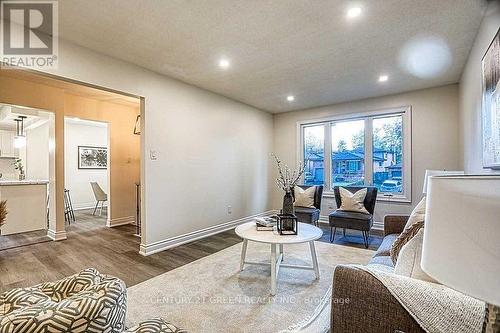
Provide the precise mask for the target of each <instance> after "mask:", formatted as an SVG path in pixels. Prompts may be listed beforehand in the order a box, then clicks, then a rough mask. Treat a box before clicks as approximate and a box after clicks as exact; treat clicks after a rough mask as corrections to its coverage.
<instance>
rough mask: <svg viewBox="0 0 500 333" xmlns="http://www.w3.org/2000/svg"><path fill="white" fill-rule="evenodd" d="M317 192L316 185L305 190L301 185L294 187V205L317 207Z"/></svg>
mask: <svg viewBox="0 0 500 333" xmlns="http://www.w3.org/2000/svg"><path fill="white" fill-rule="evenodd" d="M315 193H316V187H315V186H311V187H309V188H307V189H305V190H304V189H303V188H301V187H299V186H296V187H295V189H294V195H295V201H294V202H293V205H294V206H295V207H306V208H315V207H314V194H315Z"/></svg>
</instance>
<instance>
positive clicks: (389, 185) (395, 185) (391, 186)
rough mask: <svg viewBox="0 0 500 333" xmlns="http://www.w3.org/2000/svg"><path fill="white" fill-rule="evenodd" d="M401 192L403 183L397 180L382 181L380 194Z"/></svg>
mask: <svg viewBox="0 0 500 333" xmlns="http://www.w3.org/2000/svg"><path fill="white" fill-rule="evenodd" d="M402 191H403V183H402V182H401V180H399V179H387V180H384V182H383V183H382V185H381V186H380V192H391V193H401V192H402Z"/></svg>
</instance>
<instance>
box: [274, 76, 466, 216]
mask: <svg viewBox="0 0 500 333" xmlns="http://www.w3.org/2000/svg"><path fill="white" fill-rule="evenodd" d="M406 105H411V107H412V145H413V147H412V203H411V204H399V203H394V202H393V203H391V204H387V203H382V202H378V203H377V205H376V207H375V221H377V222H381V221H383V217H384V215H386V214H394V213H404V214H407V213H410V212H411V209H412V207H414V206H415V205H416V204H417V203H418V201H419V200H420V199H421V198H422V196H423V195H422V187H423V181H424V174H425V170H426V169H448V170H455V169H456V168H458V167H459V165H460V156H459V147H458V86H457V85H456V84H453V85H448V86H444V87H439V88H432V89H425V90H419V91H414V92H409V93H403V94H398V95H391V96H385V97H378V98H370V99H365V100H360V101H355V102H349V103H342V104H336V105H330V106H325V107H320V108H313V109H308V110H302V111H296V112H288V113H282V114H277V115H275V116H274V142H275V151H276V154H278V156H280V157H281V158H282V160H283V161H284V162H285V163H287V164H288V165H295V163H296V161H297V159H298V157H297V138H296V137H297V122H298V121H302V120H311V119H317V118H325V117H328V116H332V115H341V114H351V113H360V112H366V111H373V110H381V109H386V108H393V107H400V106H406ZM274 188H275V187H274ZM281 201H282V193H281V192H280V191H278V190H276V189H275V190H274V203H275V206H277V207H278V206H279V205H280V202H281ZM335 207H336V205H335V200H334V198H333V197H324V198H323V201H322V211H321V214H322V215H323V216H326V215H328V213H329V212H331V211H333V210H334V209H335Z"/></svg>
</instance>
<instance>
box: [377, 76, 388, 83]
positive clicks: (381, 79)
mask: <svg viewBox="0 0 500 333" xmlns="http://www.w3.org/2000/svg"><path fill="white" fill-rule="evenodd" d="M387 80H389V76H387V75H380V76H379V77H378V82H386V81H387Z"/></svg>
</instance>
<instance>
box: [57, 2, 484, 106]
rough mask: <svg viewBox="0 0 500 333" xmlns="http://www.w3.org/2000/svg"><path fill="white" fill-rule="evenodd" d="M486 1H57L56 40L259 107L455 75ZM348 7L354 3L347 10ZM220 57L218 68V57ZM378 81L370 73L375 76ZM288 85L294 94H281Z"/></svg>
mask: <svg viewBox="0 0 500 333" xmlns="http://www.w3.org/2000/svg"><path fill="white" fill-rule="evenodd" d="M486 5H487V3H486V0H484V1H483V0H418V1H415V0H364V1H362V0H359V1H341V0H314V1H306V0H272V1H271V0H251V1H248V0H211V1H195V0H168V1H165V0H142V1H137V0H90V1H89V0H65V1H60V2H59V11H60V14H59V22H60V29H59V33H60V35H61V37H62V38H63V39H66V40H70V41H72V42H74V43H76V44H79V45H82V46H84V47H87V48H90V49H92V50H95V51H98V52H100V53H103V54H107V55H109V56H112V57H115V58H119V59H122V60H125V61H129V62H131V63H134V64H137V65H140V66H142V67H145V68H148V69H150V70H153V71H156V72H159V73H163V74H165V75H168V76H170V77H174V78H176V79H179V80H181V81H184V82H187V83H190V84H193V85H195V86H198V87H202V88H204V89H207V90H210V91H213V92H216V93H218V94H221V95H224V96H227V97H229V98H231V99H234V100H237V101H240V102H243V103H246V104H249V105H252V106H255V107H257V108H260V109H263V110H266V111H270V112H284V111H291V110H298V109H304V108H310V107H315V106H321V105H328V104H333V103H339V102H345V101H350V100H357V99H362V98H368V97H374V96H382V95H388V94H394V93H399V92H404V91H411V90H416V89H422V88H428V87H433V86H439V85H444V84H448V83H455V82H458V80H459V78H460V75H461V72H462V69H463V67H464V64H465V62H466V59H467V56H468V54H469V51H470V49H471V46H472V43H473V41H474V38H475V36H476V33H477V30H478V28H479V25H480V22H481V19H482V16H483V13H484V10H485V7H486ZM352 6H359V7H360V8H361V10H362V12H361V15H360V16H359V17H356V18H353V19H348V18H347V17H346V11H347V10H348V9H349V8H351V7H352ZM222 58H224V59H227V60H229V62H230V67H229V68H227V69H221V68H220V67H219V66H218V62H219V60H220V59H222ZM383 74H384V75H387V76H388V80H387V81H386V82H378V79H379V76H380V75H383ZM288 95H294V96H295V100H294V101H293V102H288V101H287V96H288Z"/></svg>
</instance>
